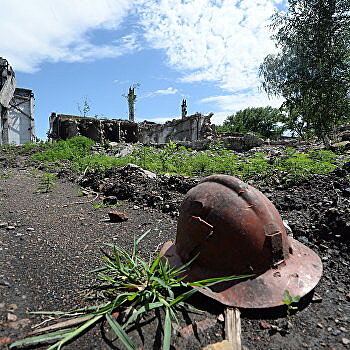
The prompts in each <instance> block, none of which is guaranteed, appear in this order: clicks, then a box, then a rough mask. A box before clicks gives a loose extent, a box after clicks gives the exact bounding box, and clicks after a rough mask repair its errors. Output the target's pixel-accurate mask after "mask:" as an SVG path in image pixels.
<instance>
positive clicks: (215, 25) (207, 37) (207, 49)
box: [142, 0, 277, 91]
mask: <svg viewBox="0 0 350 350" xmlns="http://www.w3.org/2000/svg"><path fill="white" fill-rule="evenodd" d="M276 3H277V1H274V0H256V1H252V0H242V1H238V0H236V1H234V0H219V1H212V0H189V1H186V2H182V1H169V0H159V1H157V2H148V3H147V4H148V6H147V7H146V8H145V9H144V12H143V14H142V18H143V20H142V23H143V26H144V28H145V31H146V32H145V37H146V39H147V40H148V42H149V43H150V44H151V45H152V46H153V47H154V48H159V49H164V50H165V52H166V54H167V57H168V64H170V65H171V66H173V67H175V68H177V69H179V70H181V71H183V72H185V74H184V76H183V81H186V82H198V81H203V80H207V81H217V82H219V84H220V86H221V87H222V88H224V89H226V90H229V91H237V90H241V89H247V88H254V87H256V86H257V83H258V81H257V67H258V66H259V64H260V63H261V62H262V60H263V58H264V57H265V56H266V54H268V53H271V52H272V51H274V44H273V43H272V42H271V40H270V35H271V33H270V32H269V30H268V28H267V24H268V23H269V19H270V17H271V15H272V14H273V12H274V9H275V4H276Z"/></svg>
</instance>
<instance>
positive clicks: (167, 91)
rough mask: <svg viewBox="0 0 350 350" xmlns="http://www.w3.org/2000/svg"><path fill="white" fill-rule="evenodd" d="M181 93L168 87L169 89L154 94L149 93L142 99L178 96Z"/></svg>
mask: <svg viewBox="0 0 350 350" xmlns="http://www.w3.org/2000/svg"><path fill="white" fill-rule="evenodd" d="M178 92H179V91H178V89H175V88H173V87H168V88H167V89H163V90H162V89H161V90H156V91H153V92H149V93H147V94H145V95H143V96H141V98H146V97H154V96H157V95H175V94H177V93H178Z"/></svg>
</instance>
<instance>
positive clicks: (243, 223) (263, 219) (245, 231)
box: [161, 175, 322, 308]
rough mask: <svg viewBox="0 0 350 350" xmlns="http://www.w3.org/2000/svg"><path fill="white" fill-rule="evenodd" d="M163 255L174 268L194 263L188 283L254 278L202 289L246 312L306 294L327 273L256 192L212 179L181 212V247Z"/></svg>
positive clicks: (178, 244)
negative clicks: (324, 272) (287, 295)
mask: <svg viewBox="0 0 350 350" xmlns="http://www.w3.org/2000/svg"><path fill="white" fill-rule="evenodd" d="M161 254H163V255H164V256H165V257H167V259H168V260H169V263H170V265H171V266H174V267H175V266H176V267H180V266H181V265H183V264H186V263H188V262H189V261H191V260H193V262H192V263H191V264H190V265H189V267H188V268H187V270H186V274H185V275H186V277H185V281H187V282H194V281H199V280H203V279H208V278H214V277H224V276H232V275H252V276H251V277H246V278H243V279H238V280H232V281H226V282H220V283H218V284H216V285H214V286H212V287H211V291H208V290H206V289H201V290H200V291H201V292H203V293H204V294H206V295H207V296H209V297H211V298H214V299H216V300H218V301H219V302H221V303H223V304H225V305H229V306H236V307H242V308H267V307H273V306H278V305H282V304H283V302H282V300H283V294H284V291H285V290H288V291H289V293H290V295H292V296H304V295H305V294H307V293H308V292H310V291H311V290H312V289H313V288H314V287H315V286H316V284H317V283H318V281H319V280H320V278H321V275H322V263H321V260H320V258H319V256H318V255H317V254H316V253H315V252H314V251H312V250H311V249H309V248H308V247H306V246H305V245H303V244H301V243H300V242H299V241H297V240H295V239H293V238H291V237H289V236H287V234H286V230H285V227H284V224H283V221H282V218H281V216H280V214H279V213H278V211H277V209H276V208H275V206H274V205H273V204H272V203H271V202H270V201H269V199H268V198H267V197H266V196H265V195H263V194H262V193H261V192H260V191H258V190H257V189H256V188H254V187H252V186H250V185H247V184H245V183H244V182H242V181H240V180H239V179H237V178H235V177H232V176H228V175H212V176H209V177H207V178H205V179H204V180H203V181H201V182H200V183H199V184H198V185H197V186H195V187H193V188H192V189H191V190H190V191H188V193H187V195H186V196H185V198H184V200H183V203H182V205H181V208H180V215H179V219H178V224H177V235H176V242H175V245H174V244H173V243H172V242H167V243H165V244H164V246H163V248H162V250H161Z"/></svg>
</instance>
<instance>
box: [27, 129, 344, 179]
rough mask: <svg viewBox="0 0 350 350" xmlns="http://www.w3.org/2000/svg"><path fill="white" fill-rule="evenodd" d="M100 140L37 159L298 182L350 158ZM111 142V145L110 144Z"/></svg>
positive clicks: (94, 167) (53, 148)
mask: <svg viewBox="0 0 350 350" xmlns="http://www.w3.org/2000/svg"><path fill="white" fill-rule="evenodd" d="M93 144H94V141H92V140H90V139H88V138H86V137H83V136H78V137H74V138H72V139H69V140H67V141H58V142H55V143H53V144H51V145H50V144H49V145H48V146H47V147H48V149H46V150H44V151H43V152H40V153H39V152H38V153H36V154H35V155H34V156H33V159H35V160H38V161H42V162H45V163H47V164H48V163H52V162H60V164H62V163H64V162H68V163H70V164H71V167H72V168H73V170H74V171H76V172H84V173H86V172H99V173H101V174H102V173H104V172H105V171H106V170H108V169H109V168H111V167H122V166H124V165H126V164H128V163H133V164H136V165H139V166H141V167H142V168H144V169H147V170H150V171H153V172H157V173H170V174H180V175H186V176H196V175H197V176H207V175H211V174H227V175H233V176H237V177H240V178H242V180H247V179H250V178H252V177H256V176H258V177H260V178H270V177H271V175H272V174H274V175H275V177H279V178H280V179H281V180H283V181H288V182H290V183H298V182H301V181H303V180H305V179H307V178H308V177H309V176H310V175H312V174H327V173H329V172H331V171H333V170H334V169H336V167H338V166H342V164H344V163H345V162H346V161H349V160H350V156H349V155H346V154H344V155H339V154H336V153H334V152H332V151H324V150H313V151H308V152H306V153H298V152H297V151H296V150H295V149H294V148H292V147H287V149H286V150H285V152H284V154H283V155H281V156H278V157H266V154H264V153H258V152H257V153H255V154H254V155H251V156H248V157H247V156H245V155H243V154H242V155H240V154H237V153H234V152H232V151H230V150H228V149H226V148H225V147H223V145H222V143H220V142H218V143H216V144H214V145H212V146H211V147H210V148H209V149H208V150H205V151H194V150H192V149H188V148H185V147H183V146H178V145H177V144H176V143H174V142H172V141H170V142H169V144H168V145H166V146H165V147H163V148H155V147H150V146H134V148H133V152H132V153H131V154H128V155H126V156H123V157H111V156H107V155H105V154H91V152H90V149H91V147H92V145H93ZM107 146H108V145H107Z"/></svg>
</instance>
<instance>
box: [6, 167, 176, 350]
mask: <svg viewBox="0 0 350 350" xmlns="http://www.w3.org/2000/svg"><path fill="white" fill-rule="evenodd" d="M39 178H40V172H39V173H37V174H36V175H32V173H30V172H29V171H27V170H20V171H19V170H18V169H17V170H16V171H13V172H11V176H10V178H8V179H1V180H0V181H1V182H0V186H1V187H0V222H1V224H0V226H1V227H0V235H1V243H0V266H1V269H0V271H1V272H0V296H1V297H0V303H1V304H2V305H1V306H2V307H1V312H0V315H1V319H0V322H1V324H2V326H0V330H1V333H0V334H1V335H2V336H6V337H11V338H16V337H17V336H18V335H20V334H25V333H26V332H28V331H29V330H30V327H31V326H32V325H33V324H34V323H35V321H34V320H33V321H31V323H30V325H28V326H27V327H25V328H23V329H22V327H21V328H20V329H17V330H16V329H13V328H11V326H14V327H16V324H11V322H10V323H9V322H8V320H7V318H8V312H7V311H6V309H9V308H11V307H9V305H11V304H15V305H16V306H17V307H18V308H17V309H16V310H15V311H14V312H13V314H14V315H16V316H17V318H18V319H17V321H18V320H21V319H26V318H28V317H29V318H30V319H32V318H33V316H28V314H26V312H27V311H38V310H51V311H53V310H68V309H73V308H76V307H80V306H82V303H83V294H84V293H83V292H84V288H86V287H88V286H89V285H91V283H92V281H93V278H92V276H91V275H89V274H88V273H87V272H88V271H90V270H92V269H94V268H96V267H98V266H100V264H101V256H102V254H101V252H100V247H103V243H106V242H108V243H111V242H115V243H117V244H118V245H120V246H122V247H124V248H129V247H130V244H131V242H132V238H133V235H137V236H138V235H140V234H141V233H143V232H145V231H146V230H149V229H152V234H151V235H150V236H149V238H148V239H147V240H146V241H145V244H146V246H145V247H144V249H145V251H146V252H152V251H154V250H155V249H156V248H157V246H158V244H159V243H160V242H161V241H163V239H174V232H175V230H174V228H175V222H174V220H172V219H171V218H169V217H168V216H166V215H165V214H162V213H159V212H156V211H153V210H152V209H147V210H135V209H133V206H132V205H131V206H130V205H128V204H125V205H122V206H121V207H118V210H121V211H124V212H126V213H127V215H128V216H129V220H128V221H127V222H124V223H116V224H111V223H110V222H109V220H108V215H107V213H108V211H109V210H110V209H109V208H99V209H94V208H93V206H92V204H93V203H92V199H91V198H87V197H86V196H84V197H79V196H78V192H79V187H77V186H76V185H74V184H72V183H70V182H66V181H63V180H58V181H56V183H57V186H55V187H54V188H53V190H52V192H49V193H34V191H35V190H36V188H37V187H38V184H39ZM98 202H99V201H98V200H97V201H95V202H94V203H98ZM160 237H161V238H160ZM3 304H5V305H3ZM33 319H35V320H36V321H38V317H36V318H35V317H34V318H33ZM24 323H25V322H24ZM4 324H5V325H4ZM9 326H10V327H9ZM0 338H1V337H0ZM0 347H1V345H0ZM68 348H73V345H70V346H69V347H68ZM77 348H79V347H77ZM92 348H95V347H94V346H92V347H91V349H92ZM97 348H100V347H97ZM85 349H88V348H87V347H86V348H85Z"/></svg>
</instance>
